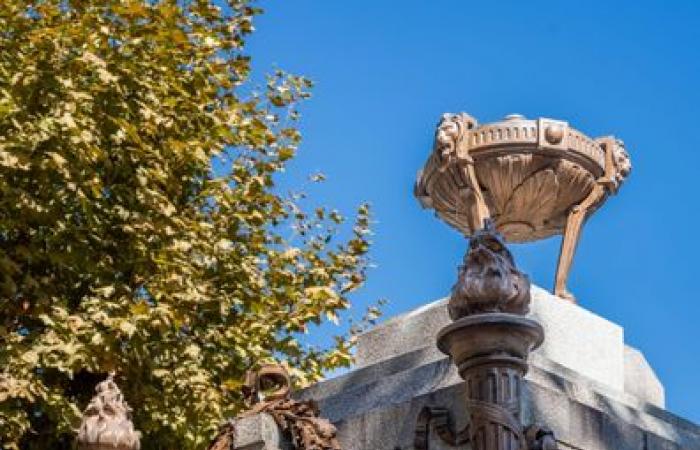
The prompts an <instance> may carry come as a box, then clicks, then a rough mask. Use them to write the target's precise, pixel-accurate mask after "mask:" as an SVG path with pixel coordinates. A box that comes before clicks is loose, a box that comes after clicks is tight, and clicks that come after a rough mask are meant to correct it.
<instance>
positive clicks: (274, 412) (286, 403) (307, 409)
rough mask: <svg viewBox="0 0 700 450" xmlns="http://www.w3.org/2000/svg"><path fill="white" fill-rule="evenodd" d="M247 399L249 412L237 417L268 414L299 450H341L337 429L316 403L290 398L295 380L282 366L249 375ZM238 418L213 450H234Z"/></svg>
mask: <svg viewBox="0 0 700 450" xmlns="http://www.w3.org/2000/svg"><path fill="white" fill-rule="evenodd" d="M242 391H243V396H244V400H245V403H246V406H247V407H248V409H247V410H246V411H244V412H242V413H241V414H239V415H238V416H237V417H236V418H237V419H240V418H242V417H247V416H252V415H255V414H260V413H267V414H269V415H270V416H272V418H273V419H274V420H275V422H276V423H277V425H278V426H279V427H280V429H281V430H282V431H283V432H284V433H286V434H287V435H288V436H289V438H290V440H291V443H292V446H293V447H294V448H295V449H299V450H340V444H339V443H338V440H337V439H336V433H337V430H336V428H335V426H333V424H332V423H330V422H329V421H328V420H327V419H324V418H322V417H319V409H318V405H317V404H316V402H315V401H313V400H305V401H299V400H294V399H292V398H291V397H290V393H291V381H290V378H289V374H288V372H287V370H286V369H285V368H284V367H282V366H280V365H265V366H262V367H261V368H260V369H259V370H257V371H249V372H247V373H246V378H245V384H244V386H243V389H242ZM235 433H236V419H233V420H230V421H228V422H227V423H225V424H224V425H223V426H222V428H221V430H220V431H219V434H218V435H217V436H216V437H215V438H214V441H213V442H212V443H211V445H210V446H209V448H208V449H209V450H234V449H235V447H234V440H235Z"/></svg>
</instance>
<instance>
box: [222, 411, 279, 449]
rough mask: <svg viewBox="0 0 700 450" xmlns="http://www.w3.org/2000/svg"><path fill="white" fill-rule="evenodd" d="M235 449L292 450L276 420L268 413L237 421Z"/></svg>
mask: <svg viewBox="0 0 700 450" xmlns="http://www.w3.org/2000/svg"><path fill="white" fill-rule="evenodd" d="M235 430H236V433H235V438H234V447H235V448H236V449H239V450H291V445H290V443H289V441H288V440H287V439H286V438H285V437H284V436H283V434H282V432H281V431H280V429H279V427H278V426H277V423H276V422H275V420H274V419H273V418H272V417H271V416H270V415H269V414H266V413H260V414H256V415H254V416H248V417H244V418H242V419H237V420H236V424H235Z"/></svg>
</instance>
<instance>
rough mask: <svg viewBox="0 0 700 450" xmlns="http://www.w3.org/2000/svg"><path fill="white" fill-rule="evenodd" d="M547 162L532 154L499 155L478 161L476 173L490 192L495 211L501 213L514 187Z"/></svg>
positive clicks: (545, 159)
mask: <svg viewBox="0 0 700 450" xmlns="http://www.w3.org/2000/svg"><path fill="white" fill-rule="evenodd" d="M548 163H549V161H548V159H547V158H544V157H541V156H535V155H532V154H519V155H508V156H499V157H497V158H491V159H488V160H486V161H483V162H480V163H479V164H478V166H477V169H478V170H477V174H478V176H479V179H480V181H481V183H482V184H483V185H484V187H485V188H486V189H487V190H488V192H489V193H490V197H491V199H492V201H493V206H494V207H495V211H496V212H498V213H501V214H502V213H503V212H504V211H505V210H506V205H507V204H508V202H509V201H510V199H511V196H512V195H513V191H514V189H515V188H516V187H517V186H519V185H520V184H522V183H523V181H524V180H525V179H526V178H528V177H529V176H530V175H532V173H533V172H536V171H538V170H541V169H542V168H544V167H545V166H546V165H547V164H548Z"/></svg>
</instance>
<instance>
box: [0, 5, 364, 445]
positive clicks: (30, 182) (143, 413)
mask: <svg viewBox="0 0 700 450" xmlns="http://www.w3.org/2000/svg"><path fill="white" fill-rule="evenodd" d="M224 3H225V4H224ZM217 5H218V6H217ZM260 12H261V11H260V10H259V9H258V8H256V7H254V6H253V5H251V4H250V3H249V2H248V1H246V0H227V2H221V1H214V0H33V1H31V0H3V2H2V6H1V7H0V430H2V432H1V434H0V440H1V441H2V443H3V445H4V447H5V448H18V447H22V448H27V449H34V448H41V449H47V448H67V447H68V446H69V443H70V441H71V440H72V439H73V429H74V427H75V426H76V425H77V423H78V421H79V416H80V414H81V409H82V408H83V407H84V406H85V405H86V404H87V403H88V400H89V398H90V396H91V395H92V389H93V387H94V385H95V384H96V383H97V382H98V381H101V380H102V379H104V378H105V376H106V374H107V373H110V372H112V371H113V372H115V373H116V380H117V382H118V384H119V385H120V387H121V388H122V390H123V392H124V395H125V398H126V399H127V401H128V402H129V404H130V405H132V406H133V408H134V422H135V423H136V426H137V427H138V428H139V429H140V430H141V431H142V432H143V433H144V437H143V439H142V447H143V448H145V449H153V448H161V449H174V448H182V449H192V448H202V447H203V446H204V444H205V442H206V441H207V440H208V439H209V437H210V436H211V435H212V433H213V432H214V431H215V429H216V428H217V426H218V425H219V424H220V422H221V420H222V418H223V417H226V416H229V415H231V414H233V413H235V412H236V411H237V409H238V408H239V407H240V398H239V396H238V387H239V384H240V379H241V377H242V374H243V372H244V371H245V370H246V369H248V368H250V367H251V366H253V365H255V364H256V363H257V362H259V361H263V360H266V359H276V360H281V361H285V364H287V365H288V366H289V368H290V369H291V371H292V372H293V374H294V375H296V377H297V378H298V380H299V382H300V383H307V382H310V381H313V380H316V379H318V378H319V377H320V376H321V375H322V373H323V372H324V371H326V370H329V369H333V368H337V367H340V366H345V365H347V364H348V363H349V362H350V358H351V357H350V353H349V352H350V346H351V344H352V336H351V335H348V334H341V336H339V337H337V338H336V341H335V344H334V345H331V346H329V347H325V348H316V347H309V346H307V345H305V344H304V343H303V339H302V338H300V333H303V332H304V331H305V330H307V328H308V327H309V325H310V324H314V323H320V322H321V321H324V320H326V319H330V320H333V321H336V320H337V313H338V312H339V311H341V310H343V309H346V308H347V307H348V306H349V302H348V298H347V294H348V293H349V292H351V291H353V290H354V289H356V288H357V287H358V286H360V285H361V284H362V283H363V280H364V277H365V271H366V267H367V260H366V252H367V250H368V238H367V235H368V225H369V218H368V210H367V207H366V206H364V205H363V206H361V207H360V208H359V212H358V214H357V216H356V219H355V221H354V226H353V227H352V232H351V234H349V235H348V236H347V237H346V238H344V239H341V238H340V237H339V236H338V233H339V232H341V231H342V229H343V227H342V226H341V223H342V222H343V221H344V219H343V217H341V215H340V214H339V213H337V212H336V211H334V210H329V209H328V208H324V207H321V208H317V209H315V210H313V212H312V213H306V212H304V210H303V209H302V207H301V206H300V202H299V199H298V197H297V196H293V195H283V194H281V193H280V192H278V189H276V188H275V180H276V178H277V176H278V175H279V174H280V172H282V171H283V169H284V168H285V164H286V162H287V161H288V160H289V159H290V158H292V157H293V156H294V154H295V152H296V150H297V146H298V144H299V142H300V133H299V131H298V130H297V128H296V120H297V119H298V113H297V112H296V109H295V105H297V104H298V102H299V101H300V100H302V99H304V98H306V97H308V95H309V94H308V91H309V89H310V88H311V82H310V81H309V80H307V79H306V78H303V77H299V76H293V75H288V74H285V73H283V72H276V73H274V74H272V75H270V76H269V77H268V78H267V83H266V85H264V86H262V87H261V88H260V89H259V91H260V92H259V93H256V92H255V89H253V86H251V83H252V82H251V80H250V61H251V60H250V57H249V56H247V55H246V54H245V53H244V45H245V38H246V37H247V36H248V35H249V34H250V33H251V32H252V31H253V26H252V20H253V18H254V17H255V16H256V15H257V14H259V13H260ZM290 230H291V231H290ZM339 230H340V231H339ZM290 236H291V237H290ZM373 312H374V311H373ZM373 312H372V313H373Z"/></svg>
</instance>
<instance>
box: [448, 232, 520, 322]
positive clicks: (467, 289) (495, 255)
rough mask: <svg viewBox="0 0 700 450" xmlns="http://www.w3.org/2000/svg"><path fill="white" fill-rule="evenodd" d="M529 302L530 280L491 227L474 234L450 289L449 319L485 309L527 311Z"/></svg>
mask: <svg viewBox="0 0 700 450" xmlns="http://www.w3.org/2000/svg"><path fill="white" fill-rule="evenodd" d="M529 303H530V280H529V279H528V277H527V276H526V275H525V274H523V273H522V272H520V271H519V270H518V269H517V268H516V267H515V262H514V260H513V256H512V255H511V253H510V251H508V248H506V246H505V244H504V243H503V240H502V239H501V237H500V236H499V235H498V234H497V233H496V231H495V230H494V229H493V226H492V225H491V226H489V227H487V228H485V229H484V230H481V231H478V232H477V233H475V234H474V236H472V238H471V240H470V241H469V251H468V252H467V254H466V255H465V257H464V265H463V266H461V267H460V271H459V278H458V280H457V284H455V286H454V287H453V289H452V295H451V297H450V304H449V310H450V316H451V317H452V319H453V320H457V319H459V318H461V317H464V316H468V315H471V314H475V313H486V312H510V313H515V314H526V313H527V311H528V306H529Z"/></svg>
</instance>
